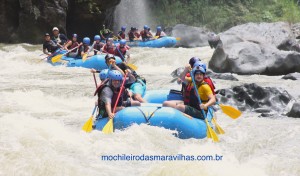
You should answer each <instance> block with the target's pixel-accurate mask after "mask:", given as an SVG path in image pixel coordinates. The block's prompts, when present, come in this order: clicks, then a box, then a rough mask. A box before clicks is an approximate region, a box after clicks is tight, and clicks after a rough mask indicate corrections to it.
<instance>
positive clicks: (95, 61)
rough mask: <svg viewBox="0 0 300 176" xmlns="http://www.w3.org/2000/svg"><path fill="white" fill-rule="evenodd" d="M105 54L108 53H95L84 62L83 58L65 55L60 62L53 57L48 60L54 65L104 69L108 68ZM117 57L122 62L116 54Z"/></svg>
mask: <svg viewBox="0 0 300 176" xmlns="http://www.w3.org/2000/svg"><path fill="white" fill-rule="evenodd" d="M105 56H106V54H100V55H94V56H91V57H89V58H88V59H87V60H86V61H85V62H83V61H82V59H81V58H72V57H67V56H63V57H62V59H61V61H60V62H56V63H52V62H51V59H48V62H49V63H50V64H52V65H54V66H57V65H65V66H67V67H84V68H93V69H96V70H103V69H106V68H108V67H107V65H106V64H105ZM115 58H116V63H117V64H118V63H121V62H122V60H121V58H119V57H118V56H115Z"/></svg>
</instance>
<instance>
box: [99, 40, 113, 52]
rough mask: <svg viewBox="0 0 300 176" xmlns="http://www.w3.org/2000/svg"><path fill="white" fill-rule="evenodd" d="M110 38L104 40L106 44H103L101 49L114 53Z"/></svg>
mask: <svg viewBox="0 0 300 176" xmlns="http://www.w3.org/2000/svg"><path fill="white" fill-rule="evenodd" d="M113 42H114V40H113V39H112V38H108V39H107V40H106V44H105V45H103V47H102V51H103V52H105V53H108V54H115V44H114V43H113Z"/></svg>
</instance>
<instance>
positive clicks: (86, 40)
mask: <svg viewBox="0 0 300 176" xmlns="http://www.w3.org/2000/svg"><path fill="white" fill-rule="evenodd" d="M90 42H91V40H90V38H88V37H84V38H83V44H87V45H89V44H90Z"/></svg>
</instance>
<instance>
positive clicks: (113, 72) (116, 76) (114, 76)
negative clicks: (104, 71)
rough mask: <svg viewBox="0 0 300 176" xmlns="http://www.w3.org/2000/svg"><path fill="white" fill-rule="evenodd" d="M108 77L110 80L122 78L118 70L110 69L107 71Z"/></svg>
mask: <svg viewBox="0 0 300 176" xmlns="http://www.w3.org/2000/svg"><path fill="white" fill-rule="evenodd" d="M108 78H109V79H110V80H119V81H121V80H122V79H123V75H122V74H121V72H119V71H118V70H111V71H109V72H108Z"/></svg>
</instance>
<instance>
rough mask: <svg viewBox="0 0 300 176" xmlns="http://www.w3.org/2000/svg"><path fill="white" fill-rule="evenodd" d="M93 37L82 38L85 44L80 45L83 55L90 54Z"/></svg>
mask: <svg viewBox="0 0 300 176" xmlns="http://www.w3.org/2000/svg"><path fill="white" fill-rule="evenodd" d="M90 42H91V39H90V38H89V37H84V38H83V40H82V43H83V45H82V46H81V47H80V50H79V51H80V55H81V57H83V55H84V54H88V53H89V50H90V46H89V45H90Z"/></svg>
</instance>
